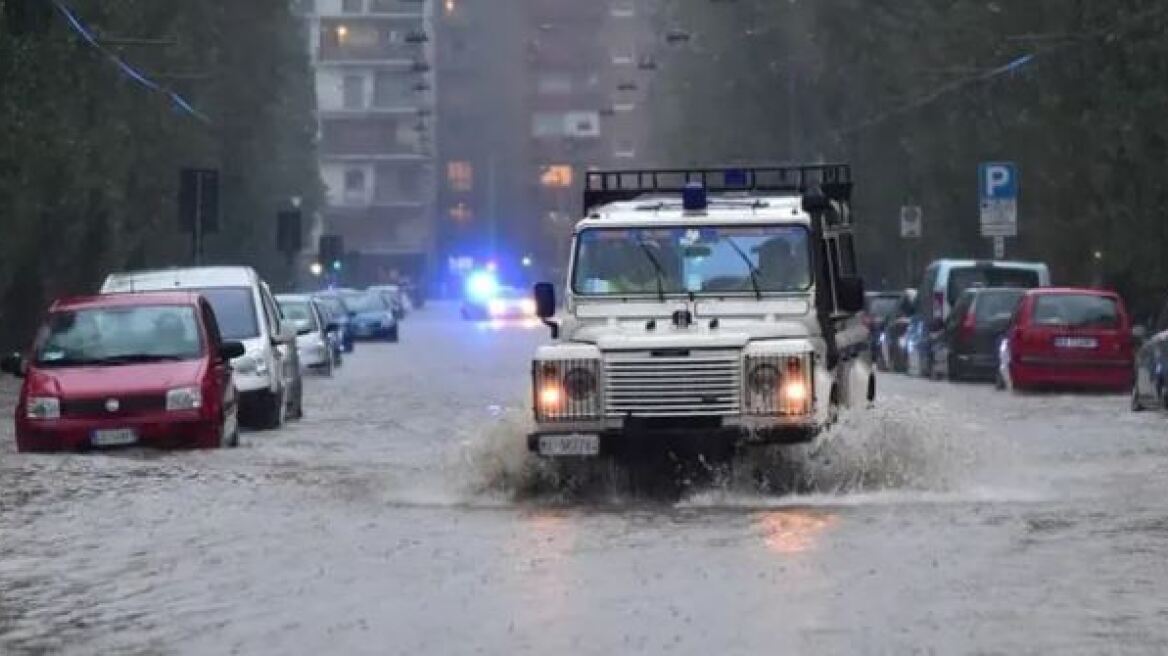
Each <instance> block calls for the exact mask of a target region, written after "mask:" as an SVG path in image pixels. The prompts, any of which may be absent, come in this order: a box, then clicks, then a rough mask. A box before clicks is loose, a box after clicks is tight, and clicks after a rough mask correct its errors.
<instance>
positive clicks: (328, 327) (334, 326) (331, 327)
mask: <svg viewBox="0 0 1168 656" xmlns="http://www.w3.org/2000/svg"><path fill="white" fill-rule="evenodd" d="M340 329H341V324H339V323H337V322H335V321H330V322H328V323H327V324H325V327H324V331H325V332H326V333H335V332H338V331H339V330H340Z"/></svg>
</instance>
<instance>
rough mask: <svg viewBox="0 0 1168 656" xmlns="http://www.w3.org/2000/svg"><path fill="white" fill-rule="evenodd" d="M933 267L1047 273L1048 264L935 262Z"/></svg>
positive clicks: (993, 261)
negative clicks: (1004, 269)
mask: <svg viewBox="0 0 1168 656" xmlns="http://www.w3.org/2000/svg"><path fill="white" fill-rule="evenodd" d="M933 265H935V266H937V267H938V268H942V269H955V268H958V267H962V268H965V267H977V266H994V267H1005V268H1011V269H1032V270H1034V271H1045V270H1046V269H1047V266H1046V264H1045V263H1043V262H1021V261H1014V260H935V261H934V262H933Z"/></svg>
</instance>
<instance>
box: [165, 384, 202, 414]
mask: <svg viewBox="0 0 1168 656" xmlns="http://www.w3.org/2000/svg"><path fill="white" fill-rule="evenodd" d="M201 407H203V392H202V390H200V389H199V388H197V387H179V388H177V389H172V390H170V391H169V392H167V393H166V410H167V412H174V411H176V410H198V409H199V408H201Z"/></svg>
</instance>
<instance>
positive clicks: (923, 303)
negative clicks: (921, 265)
mask: <svg viewBox="0 0 1168 656" xmlns="http://www.w3.org/2000/svg"><path fill="white" fill-rule="evenodd" d="M936 286H937V267H936V265H934V266H931V267H929V268H928V269H925V278H924V280H922V281H921V286H920V290H919V291H918V292H917V314H918V315H920V316H925V315H927V314H928V313H930V312H932V311H933V310H932V308H933V306H932V303H933V289H934V288H935V287H936Z"/></svg>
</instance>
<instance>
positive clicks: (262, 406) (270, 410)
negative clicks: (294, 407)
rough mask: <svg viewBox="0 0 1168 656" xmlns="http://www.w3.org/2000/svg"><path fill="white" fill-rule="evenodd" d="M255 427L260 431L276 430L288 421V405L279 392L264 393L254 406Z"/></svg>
mask: <svg viewBox="0 0 1168 656" xmlns="http://www.w3.org/2000/svg"><path fill="white" fill-rule="evenodd" d="M255 414H256V417H255V419H256V421H255V423H256V427H257V428H259V429H261V430H277V429H279V428H280V427H281V426H283V425H284V422H285V421H287V419H288V404H287V403H285V401H284V395H283V394H280V393H279V392H264V393H263V395H262V396H260V398H259V399H257V401H256V405H255Z"/></svg>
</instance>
